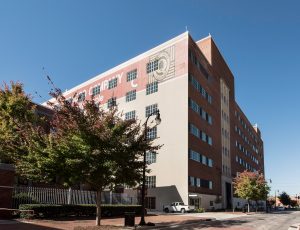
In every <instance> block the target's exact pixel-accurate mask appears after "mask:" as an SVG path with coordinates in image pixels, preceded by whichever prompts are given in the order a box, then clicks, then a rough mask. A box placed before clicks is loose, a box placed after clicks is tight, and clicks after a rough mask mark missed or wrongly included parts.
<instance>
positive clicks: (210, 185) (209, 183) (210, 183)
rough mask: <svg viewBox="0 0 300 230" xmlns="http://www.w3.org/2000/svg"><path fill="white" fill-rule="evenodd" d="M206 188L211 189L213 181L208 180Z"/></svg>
mask: <svg viewBox="0 0 300 230" xmlns="http://www.w3.org/2000/svg"><path fill="white" fill-rule="evenodd" d="M208 188H209V189H212V188H213V183H212V181H209V182H208Z"/></svg>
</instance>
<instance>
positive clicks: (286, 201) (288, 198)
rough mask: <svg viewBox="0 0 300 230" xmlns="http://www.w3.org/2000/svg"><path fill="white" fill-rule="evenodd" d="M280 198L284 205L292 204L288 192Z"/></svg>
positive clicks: (283, 193)
mask: <svg viewBox="0 0 300 230" xmlns="http://www.w3.org/2000/svg"><path fill="white" fill-rule="evenodd" d="M278 198H279V200H280V202H281V203H282V204H283V205H290V204H291V197H290V196H289V195H288V194H287V193H286V192H282V193H281V194H280V195H279V196H278Z"/></svg>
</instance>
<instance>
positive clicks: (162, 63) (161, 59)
mask: <svg viewBox="0 0 300 230" xmlns="http://www.w3.org/2000/svg"><path fill="white" fill-rule="evenodd" d="M156 59H157V60H158V69H157V70H155V71H154V72H153V76H154V78H155V79H156V80H157V81H162V80H163V79H165V77H166V76H167V74H168V72H169V69H170V56H169V54H168V53H167V52H165V51H163V52H161V53H159V54H158V55H157V57H156Z"/></svg>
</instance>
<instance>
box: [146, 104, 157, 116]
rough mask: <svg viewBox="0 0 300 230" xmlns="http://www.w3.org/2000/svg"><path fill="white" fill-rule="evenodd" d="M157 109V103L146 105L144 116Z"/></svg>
mask: <svg viewBox="0 0 300 230" xmlns="http://www.w3.org/2000/svg"><path fill="white" fill-rule="evenodd" d="M156 111H157V104H153V105H148V106H147V107H146V113H145V115H146V117H148V116H149V115H151V114H153V113H155V112H156Z"/></svg>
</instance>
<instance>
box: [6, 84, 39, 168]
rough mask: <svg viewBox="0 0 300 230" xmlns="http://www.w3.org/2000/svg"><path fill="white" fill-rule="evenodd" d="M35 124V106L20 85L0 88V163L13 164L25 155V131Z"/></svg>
mask: <svg viewBox="0 0 300 230" xmlns="http://www.w3.org/2000/svg"><path fill="white" fill-rule="evenodd" d="M35 122H36V116H35V106H34V104H33V103H32V102H31V98H30V96H29V95H26V94H25V92H24V91H23V85H22V84H21V83H15V82H11V85H10V86H9V85H7V84H4V86H3V87H0V162H2V163H13V162H17V161H18V160H20V158H21V157H23V156H24V155H26V153H27V151H26V148H25V146H26V143H25V141H26V138H24V136H25V135H26V130H28V129H30V127H31V124H33V123H35Z"/></svg>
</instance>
